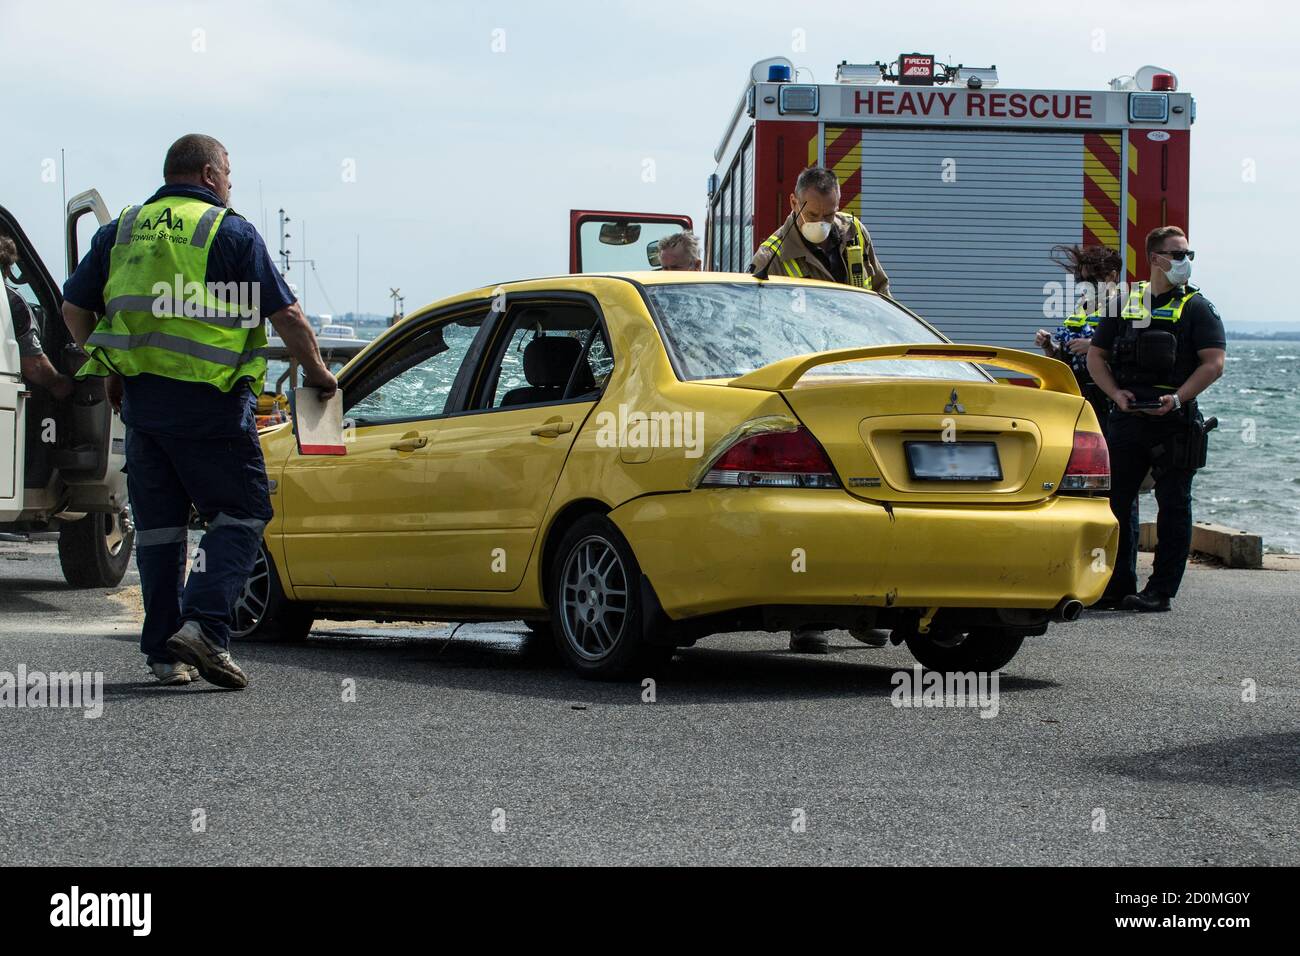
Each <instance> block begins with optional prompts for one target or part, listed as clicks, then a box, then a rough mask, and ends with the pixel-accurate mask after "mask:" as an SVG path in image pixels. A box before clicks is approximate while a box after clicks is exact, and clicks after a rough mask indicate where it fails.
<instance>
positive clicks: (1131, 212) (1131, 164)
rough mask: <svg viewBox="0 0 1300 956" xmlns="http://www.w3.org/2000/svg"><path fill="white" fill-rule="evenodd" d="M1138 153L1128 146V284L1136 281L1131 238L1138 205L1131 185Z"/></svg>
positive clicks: (1133, 179)
mask: <svg viewBox="0 0 1300 956" xmlns="http://www.w3.org/2000/svg"><path fill="white" fill-rule="evenodd" d="M1137 172H1138V151H1137V147H1136V146H1135V145H1133V144H1132V143H1129V144H1128V182H1129V187H1128V248H1127V249H1125V250H1124V268H1125V271H1126V272H1127V273H1128V276H1127V280H1128V281H1129V282H1136V281H1137V262H1138V256H1137V250H1136V249H1135V248H1133V237H1134V236H1136V235H1137V225H1138V204H1137V197H1136V196H1134V195H1133V184H1134V183H1135V182H1137Z"/></svg>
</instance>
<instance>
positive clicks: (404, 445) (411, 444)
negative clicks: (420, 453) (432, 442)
mask: <svg viewBox="0 0 1300 956" xmlns="http://www.w3.org/2000/svg"><path fill="white" fill-rule="evenodd" d="M427 444H429V439H428V438H427V437H425V436H424V435H416V436H414V437H413V438H403V439H402V440H401V441H395V442H393V443H392V444H391V445H389V446H388V447H389V448H391V449H393V451H415V449H417V448H423V447H424V446H425V445H427Z"/></svg>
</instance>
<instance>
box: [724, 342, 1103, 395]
mask: <svg viewBox="0 0 1300 956" xmlns="http://www.w3.org/2000/svg"><path fill="white" fill-rule="evenodd" d="M868 359H926V360H934V361H940V362H979V363H981V364H984V365H996V366H998V367H1000V368H1006V369H1011V370H1012V371H1015V372H1024V373H1026V374H1027V375H1032V376H1033V377H1034V378H1036V379H1037V380H1038V387H1039V388H1041V389H1048V390H1050V391H1053V392H1062V393H1064V394H1066V395H1082V394H1083V393H1082V392H1080V391H1079V383H1078V382H1077V381H1076V380H1075V378H1074V373H1073V372H1071V371H1070V367H1069V366H1068V365H1066V364H1065V363H1064V362H1058V361H1057V360H1056V359H1050V358H1048V357H1047V356H1046V355H1035V354H1034V353H1033V352H1023V351H1021V350H1020V349H1003V348H994V347H992V346H983V345H954V344H951V343H947V342H937V343H933V344H931V343H927V344H925V345H877V346H873V347H872V348H862V349H837V350H836V351H833V352H813V353H812V354H810V355H796V356H794V357H793V358H788V359H782V360H781V361H779V362H773V363H772V364H771V365H764V366H763V367H762V368H760V369H756V370H754V371H753V372H750V373H749V374H747V375H742V376H740V377H739V378H734V379H732V380H731V381H730V382H728V383H727V384H728V385H730V386H732V387H734V388H757V389H762V390H764V391H770V392H780V391H784V390H785V389H787V388H793V387H794V384H795V383H796V382H797V381H799V379H801V378H803V377H804V376H805V375H806V374H807V373H808V372H809V371H810V370H811V369H814V368H816V367H817V366H819V365H836V364H838V363H840V362H859V361H865V360H868Z"/></svg>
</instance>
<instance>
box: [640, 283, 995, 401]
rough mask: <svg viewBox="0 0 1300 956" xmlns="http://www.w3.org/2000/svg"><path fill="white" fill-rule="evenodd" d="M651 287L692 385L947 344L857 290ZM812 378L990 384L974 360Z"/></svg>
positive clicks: (838, 368) (830, 368)
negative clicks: (796, 364)
mask: <svg viewBox="0 0 1300 956" xmlns="http://www.w3.org/2000/svg"><path fill="white" fill-rule="evenodd" d="M644 288H645V292H646V295H647V296H648V297H649V299H650V302H651V304H652V305H653V306H654V309H655V312H656V313H658V317H659V322H660V327H661V328H662V330H663V333H664V335H665V336H666V337H667V339H668V343H667V344H668V347H669V349H670V350H671V352H672V353H673V355H674V357H675V358H676V360H677V367H678V371H679V372H680V373H681V375H682V376H683V377H684V378H685V379H687V380H688V381H692V380H696V379H703V378H735V377H736V376H738V375H745V374H747V373H748V372H752V371H754V370H755V369H759V368H762V367H763V366H765V365H771V364H772V363H773V362H777V361H780V360H781V359H786V358H790V357H791V356H795V355H805V354H807V353H809V352H828V351H833V350H835V349H852V348H869V347H871V346H876V345H900V344H930V343H934V342H944V341H946V339H944V338H942V337H941V336H939V335H938V334H937V333H935V332H933V331H931V330H930V329H929V328H927V327H926V326H925V325H924V324H923V323H921V322H918V321H917V320H916V319H915V318H913V317H912V316H910V315H908V314H907V313H906V312H904V311H903V310H902V309H900V308H898V307H897V306H895V305H892V304H891V303H889V302H888V301H887V300H885V299H882V298H880V297H879V296H874V295H868V294H866V293H863V292H858V291H855V290H853V289H821V288H807V287H803V286H789V285H766V284H765V285H758V284H754V283H743V284H742V283H735V284H732V283H721V282H708V283H698V284H696V283H687V284H682V285H678V284H673V285H648V286H645V287H644ZM811 374H812V375H813V376H817V377H821V376H835V375H842V376H858V377H862V376H867V375H869V376H873V377H874V376H890V377H899V378H936V379H953V380H957V381H979V382H987V381H988V377H987V376H986V375H984V373H983V372H981V371H980V370H979V369H977V368H976V367H975V366H973V365H971V364H969V363H966V362H945V361H933V360H916V361H913V360H911V359H907V360H887V361H874V362H845V363H841V364H837V365H822V366H818V367H817V368H816V369H815V370H813V372H812V373H811Z"/></svg>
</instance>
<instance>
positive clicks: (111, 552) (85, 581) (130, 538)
mask: <svg viewBox="0 0 1300 956" xmlns="http://www.w3.org/2000/svg"><path fill="white" fill-rule="evenodd" d="M134 544H135V529H134V528H133V527H131V518H130V515H129V513H127V512H125V511H122V512H115V513H112V514H107V513H91V514H88V515H86V516H85V517H84V518H82V519H81V520H79V521H73V522H71V523H70V524H66V525H64V526H63V527H62V528H60V529H59V564H60V566H61V567H62V568H63V577H64V579H65V580H66V581H67V582H68V584H70V585H72V586H73V587H74V588H115V587H117V586H118V585H119V584H121V583H122V578H123V577H124V576H125V575H126V569H127V566H128V565H129V564H130V563H131V548H132V546H133V545H134Z"/></svg>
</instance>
